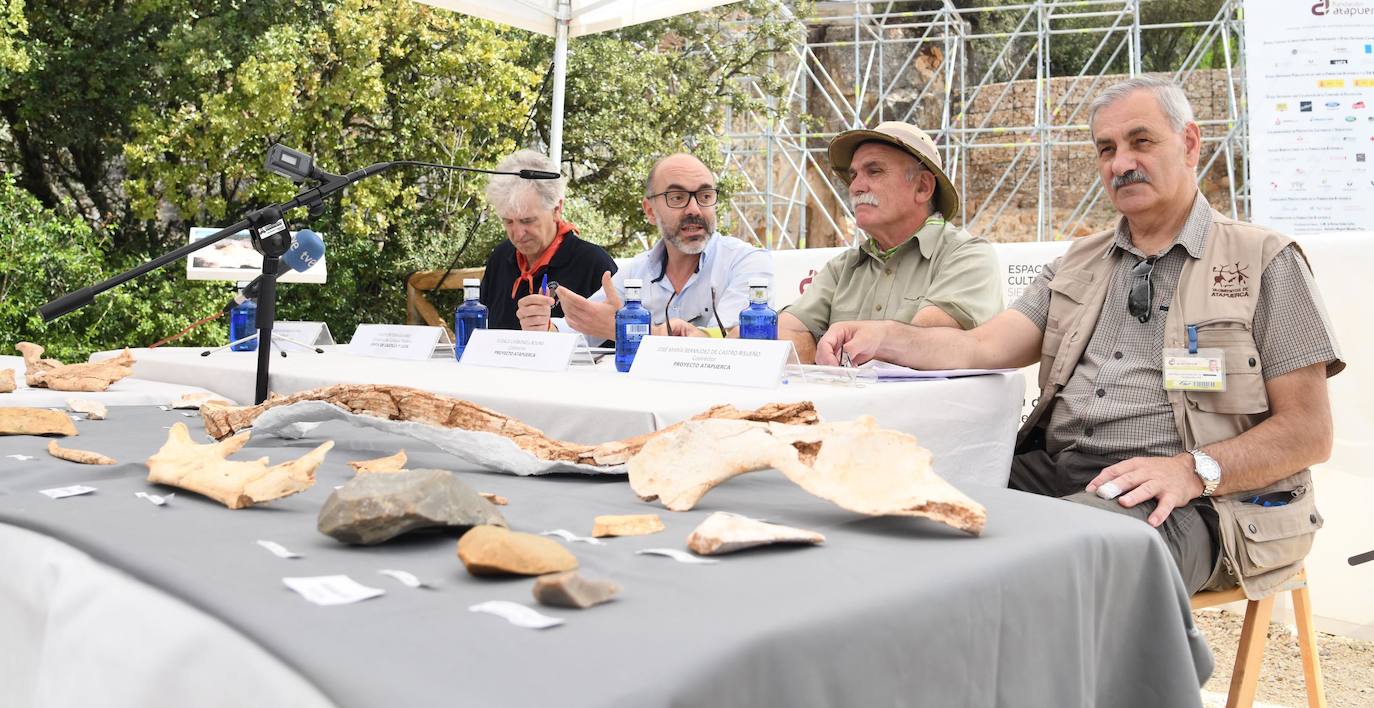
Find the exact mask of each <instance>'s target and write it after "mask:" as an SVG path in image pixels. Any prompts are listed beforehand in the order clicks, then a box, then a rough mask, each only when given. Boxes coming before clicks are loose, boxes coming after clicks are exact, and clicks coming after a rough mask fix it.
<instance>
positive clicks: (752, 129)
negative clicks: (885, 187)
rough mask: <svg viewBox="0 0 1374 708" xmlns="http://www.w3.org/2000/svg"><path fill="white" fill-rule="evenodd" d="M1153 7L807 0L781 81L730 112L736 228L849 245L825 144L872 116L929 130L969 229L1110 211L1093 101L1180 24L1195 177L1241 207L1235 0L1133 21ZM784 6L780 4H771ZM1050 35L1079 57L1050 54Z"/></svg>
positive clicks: (1018, 232)
mask: <svg viewBox="0 0 1374 708" xmlns="http://www.w3.org/2000/svg"><path fill="white" fill-rule="evenodd" d="M1162 2H1165V0H1039V1H1035V2H1022V3H1019V4H1003V5H994V6H986V7H959V5H960V3H956V2H952V1H951V0H943V2H942V3H939V4H938V7H935V6H936V5H937V4H936V3H923V4H921V5H924V6H927V7H935V9H915V10H913V9H905V8H908V7H910V6H911V5H913V3H898V2H857V1H845V2H819V3H816V4H815V5H814V8H813V11H812V14H811V16H810V17H807V18H802V20H801V23H802V24H803V25H804V27H805V37H804V40H803V41H799V42H798V43H797V44H795V45H794V46H792V47H791V48H790V51H787V52H783V53H780V54H779V55H778V56H779V58H778V59H776V60H775V65H774V67H773V68H774V70H775V71H776V72H777V74H776V75H777V76H781V77H783V78H784V79H785V81H784V82H783V84H784V86H785V88H784V90H783V91H781V92H775V93H769V92H767V91H765V90H764V89H762V88H761V86H760V85H759V84H758V83H757V82H747V85H746V86H745V88H746V89H747V90H749V91H751V92H753V94H754V96H755V97H756V98H758V99H759V103H760V105H761V106H763V107H764V109H761V110H755V111H748V112H742V113H733V114H730V115H728V116H727V121H726V129H725V131H724V133H723V135H722V136H721V138H722V143H723V145H724V150H725V169H724V170H723V172H722V175H723V177H724V178H725V179H726V180H727V183H733V184H735V185H736V188H735V190H734V191H733V193H732V199H731V213H730V215H729V218H730V221H731V222H732V227H733V228H732V230H733V231H734V232H735V233H736V234H737V235H739V236H741V237H743V238H750V239H753V240H754V241H755V242H757V243H759V244H760V245H764V246H767V247H769V248H800V247H806V246H814V245H844V244H850V243H853V241H854V240H855V238H856V237H857V233H856V230H855V228H854V226H853V214H852V212H851V210H850V207H849V204H848V198H847V196H846V192H845V189H844V185H843V183H842V182H840V181H839V179H838V178H837V177H835V176H834V175H833V174H831V172H830V170H829V167H828V161H827V158H826V156H825V146H826V145H827V144H828V142H829V141H830V139H831V138H832V137H834V136H835V135H836V134H837V133H838V132H840V131H842V130H847V129H851V128H855V127H870V126H872V125H875V124H877V123H878V122H881V121H884V120H904V121H908V122H912V123H915V124H917V125H919V126H921V127H922V128H923V129H925V130H926V131H927V132H929V133H931V135H932V137H934V138H935V140H936V144H937V145H938V146H939V147H940V149H941V153H942V159H943V160H944V164H945V167H946V171H947V172H949V174H950V178H951V180H953V181H954V183H955V184H956V185H957V186H958V187H959V190H960V197H961V208H960V212H961V214H960V220H961V221H962V222H963V224H964V225H965V226H966V227H967V228H969V230H971V231H973V232H974V233H983V234H989V235H993V236H994V237H1005V239H1004V240H1048V239H1053V238H1064V237H1066V236H1069V235H1073V234H1078V233H1084V232H1086V231H1088V230H1092V229H1096V228H1100V227H1101V226H1103V225H1104V224H1105V223H1107V222H1109V221H1110V218H1111V217H1110V209H1109V205H1107V204H1105V203H1104V202H1103V200H1102V196H1103V195H1102V188H1101V185H1100V183H1099V182H1098V180H1097V179H1096V169H1095V166H1093V163H1092V152H1091V141H1090V140H1089V135H1088V126H1087V116H1086V111H1087V106H1088V103H1089V102H1090V101H1091V99H1092V96H1093V95H1095V94H1096V93H1097V91H1099V90H1101V89H1102V88H1105V87H1106V86H1107V85H1109V84H1111V83H1113V82H1114V81H1116V80H1119V78H1121V77H1124V76H1128V75H1129V76H1133V75H1136V74H1139V73H1141V71H1142V56H1143V55H1145V53H1146V52H1148V51H1149V50H1150V49H1151V48H1152V47H1153V46H1154V44H1153V43H1166V42H1173V43H1177V42H1178V41H1179V37H1180V36H1184V35H1185V34H1192V35H1195V41H1193V42H1192V45H1191V47H1190V48H1189V49H1188V51H1187V52H1186V53H1185V54H1184V57H1183V59H1182V60H1181V61H1179V62H1177V66H1170V67H1168V73H1169V74H1170V75H1172V76H1173V78H1175V79H1176V80H1179V81H1180V82H1182V83H1183V84H1184V85H1185V88H1187V89H1188V90H1189V92H1190V94H1191V93H1196V92H1198V91H1199V90H1204V91H1205V90H1210V91H1211V94H1212V95H1211V96H1210V99H1211V100H1210V105H1208V106H1207V110H1206V111H1202V110H1200V111H1199V116H1198V118H1199V119H1198V124H1199V125H1200V126H1201V127H1202V132H1203V143H1204V144H1203V155H1202V160H1201V167H1200V170H1199V179H1200V180H1202V181H1203V183H1204V185H1210V186H1211V187H1212V190H1211V192H1212V194H1211V195H1210V196H1212V198H1213V199H1214V201H1217V200H1222V199H1225V200H1229V205H1228V204H1220V203H1219V204H1218V206H1220V207H1222V208H1223V210H1225V208H1226V207H1227V206H1229V210H1230V211H1231V213H1232V214H1233V215H1237V216H1246V215H1247V214H1248V211H1249V205H1248V195H1247V190H1246V189H1245V186H1244V184H1242V183H1243V182H1244V175H1245V174H1246V173H1247V168H1248V165H1247V164H1246V161H1245V152H1246V151H1245V150H1244V149H1243V147H1244V145H1245V144H1246V140H1247V137H1248V136H1247V135H1246V132H1245V131H1246V116H1245V105H1244V103H1243V101H1241V97H1242V96H1244V86H1243V83H1242V82H1243V80H1244V67H1243V64H1242V62H1243V55H1244V51H1243V49H1244V36H1243V22H1242V20H1241V16H1240V12H1241V0H1223V1H1222V2H1221V3H1220V8H1219V10H1218V12H1217V13H1216V14H1215V16H1214V17H1212V18H1211V19H1209V20H1192V21H1178V22H1147V21H1144V20H1143V19H1142V10H1144V9H1147V8H1150V6H1151V5H1153V4H1155V3H1162ZM1177 5H1178V3H1176V2H1174V3H1173V6H1177ZM778 11H779V12H784V13H786V12H789V10H787V9H786V6H785V5H783V4H782V3H780V4H779V10H778ZM975 28H981V29H978V30H975ZM1059 43H1066V44H1067V43H1073V46H1072V47H1068V48H1071V49H1074V50H1075V52H1068V53H1066V52H1062V51H1060V52H1056V51H1052V50H1054V49H1055V48H1056V46H1057V45H1059ZM1066 54H1068V55H1071V56H1077V57H1079V59H1078V60H1077V62H1076V63H1077V65H1076V66H1065V65H1064V62H1065V59H1064V56H1065V55H1066ZM1205 66H1210V67H1212V68H1210V69H1203V67H1205ZM1156 68H1161V67H1156ZM1217 87H1221V88H1220V89H1219V90H1218V88H1217ZM1217 94H1222V95H1220V97H1218V96H1217ZM1194 104H1195V106H1197V104H1198V101H1196V100H1194ZM1085 159H1086V160H1087V163H1086V165H1088V169H1084V166H1085V163H1084V160H1085ZM1222 175H1224V177H1223V176H1222ZM1209 180H1210V181H1209ZM1223 183H1224V184H1223ZM1222 186H1224V189H1222ZM1028 222H1029V223H1028Z"/></svg>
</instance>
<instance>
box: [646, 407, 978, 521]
mask: <svg viewBox="0 0 1374 708" xmlns="http://www.w3.org/2000/svg"><path fill="white" fill-rule="evenodd" d="M930 462H931V458H930V451H929V450H926V449H925V448H923V447H921V446H920V445H918V444H917V442H916V438H914V437H912V436H910V435H907V434H906V433H900V432H897V431H894V430H883V429H881V428H879V427H878V426H877V423H876V422H875V421H874V420H873V418H872V417H869V416H862V417H860V418H859V419H858V420H855V421H852V422H840V423H821V424H818V425H787V424H784V423H758V422H754V421H746V420H702V421H690V422H687V423H685V424H683V425H682V426H681V427H679V428H677V429H676V430H672V431H665V432H663V433H661V434H659V435H657V436H655V437H654V438H653V439H651V440H649V442H648V443H647V444H645V445H644V447H643V449H642V450H640V451H639V453H638V454H637V455H635V456H634V457H631V458H630V461H629V470H630V487H631V488H633V489H634V491H635V493H636V494H638V495H639V496H640V497H641V498H643V499H645V500H652V499H658V500H659V501H660V502H662V503H663V505H664V506H665V507H667V508H669V509H671V510H673V511H687V510H689V509H691V508H692V507H694V506H696V504H697V502H698V501H700V500H701V498H702V497H703V496H705V495H706V493H707V492H709V491H711V489H713V488H715V487H716V486H717V485H719V484H721V483H723V482H725V481H727V480H729V479H732V478H734V477H737V476H739V475H741V474H745V473H748V472H755V471H758V470H765V469H769V468H776V469H778V470H779V471H781V472H782V473H783V474H784V475H786V476H787V478H788V479H790V480H792V481H793V482H795V483H796V484H797V485H798V486H800V487H801V488H802V489H805V490H806V491H807V492H810V493H811V494H814V495H815V496H818V497H820V498H822V499H826V500H828V501H831V502H833V503H834V504H836V505H837V506H839V507H841V508H843V509H847V510H849V511H853V512H857V513H860V514H866V515H869V516H889V515H895V516H923V517H926V518H929V519H932V520H935V521H938V522H940V523H943V524H947V525H949V526H952V527H954V528H956V529H960V530H962V531H966V532H968V533H971V534H973V535H975V536H977V535H979V534H981V533H982V531H983V526H984V524H985V523H986V522H987V510H986V509H985V508H983V506H982V505H981V504H979V503H978V502H976V501H974V500H972V499H970V498H969V497H968V496H966V495H965V494H964V493H963V492H960V491H959V490H958V489H955V488H954V487H953V486H951V485H950V484H949V483H948V482H946V481H945V480H943V479H941V478H940V477H938V476H936V475H935V473H934V472H932V471H931V469H930Z"/></svg>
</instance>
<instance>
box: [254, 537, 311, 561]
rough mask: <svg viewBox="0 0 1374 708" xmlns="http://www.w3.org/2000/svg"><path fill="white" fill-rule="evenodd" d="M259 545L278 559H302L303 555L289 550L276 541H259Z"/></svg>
mask: <svg viewBox="0 0 1374 708" xmlns="http://www.w3.org/2000/svg"><path fill="white" fill-rule="evenodd" d="M258 545H259V546H262V547H263V548H266V549H267V550H268V551H269V552H271V553H272V555H274V556H276V557H278V558H300V557H301V554H299V553H294V552H292V551H289V550H287V548H286V546H283V545H281V544H280V543H277V542H276V541H258Z"/></svg>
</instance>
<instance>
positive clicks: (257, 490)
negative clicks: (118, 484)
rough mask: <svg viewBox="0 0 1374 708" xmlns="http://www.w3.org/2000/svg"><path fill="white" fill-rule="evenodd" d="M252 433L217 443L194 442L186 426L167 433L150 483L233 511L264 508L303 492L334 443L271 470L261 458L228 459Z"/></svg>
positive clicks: (151, 462)
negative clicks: (249, 507) (182, 491)
mask: <svg viewBox="0 0 1374 708" xmlns="http://www.w3.org/2000/svg"><path fill="white" fill-rule="evenodd" d="M248 437H249V435H248V433H244V434H242V435H238V436H235V437H232V438H229V439H228V440H221V441H220V442H216V443H208V444H204V445H202V444H199V443H196V442H194V441H193V440H191V433H190V431H189V430H187V428H186V424H185V423H177V424H175V425H173V426H172V428H171V430H169V431H168V432H167V442H166V443H165V444H164V445H163V446H162V449H160V450H158V451H157V453H156V454H154V455H153V456H152V457H150V458H148V481H149V482H153V483H155V484H167V485H171V486H173V487H179V488H181V489H185V490H187V491H192V492H195V493H197V494H203V495H205V496H207V497H210V498H211V499H214V500H215V501H217V502H219V503H221V504H223V505H225V506H227V507H229V508H230V509H242V508H244V507H248V506H252V505H254V504H260V503H262V502H266V501H272V500H273V499H281V498H282V497H287V496H290V495H292V494H295V493H297V492H303V491H305V490H307V489H309V488H310V486H311V485H313V484H314V483H315V469H316V468H318V467H319V466H320V463H321V462H323V461H324V456H325V454H326V453H328V452H329V449H330V448H332V447H334V442H333V441H332V440H330V441H326V442H325V443H324V444H323V445H320V446H319V447H317V448H315V449H314V450H311V451H310V452H307V453H306V454H304V455H302V456H301V457H299V458H297V459H295V460H292V461H290V462H283V463H281V464H279V465H273V466H272V467H268V466H267V458H266V457H263V458H261V459H258V460H253V461H251V462H234V461H231V460H228V459H226V458H228V457H229V456H230V455H232V454H234V453H235V452H238V451H239V449H240V448H242V447H243V446H244V445H245V444H247V442H248Z"/></svg>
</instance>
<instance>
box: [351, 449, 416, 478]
mask: <svg viewBox="0 0 1374 708" xmlns="http://www.w3.org/2000/svg"><path fill="white" fill-rule="evenodd" d="M348 466H349V467H352V468H353V471H354V472H356V473H357V474H372V473H374V472H400V471H401V470H403V469H405V468H406V451H405V450H402V451H400V452H398V453H396V454H395V455H388V456H386V457H378V458H377V459H375V460H354V461H353V462H349V463H348Z"/></svg>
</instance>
